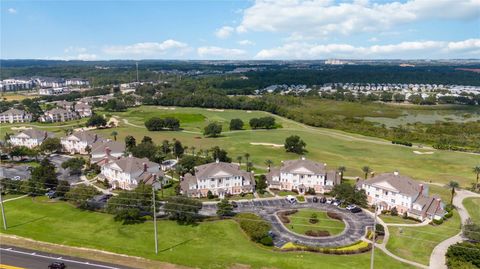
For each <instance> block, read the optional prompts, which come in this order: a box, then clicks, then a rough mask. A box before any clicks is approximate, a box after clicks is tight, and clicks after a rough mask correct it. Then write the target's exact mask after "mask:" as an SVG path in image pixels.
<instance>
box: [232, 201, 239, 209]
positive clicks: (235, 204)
mask: <svg viewBox="0 0 480 269" xmlns="http://www.w3.org/2000/svg"><path fill="white" fill-rule="evenodd" d="M230 204H232V206H233V208H237V207H238V204H237V202H235V201H231V202H230Z"/></svg>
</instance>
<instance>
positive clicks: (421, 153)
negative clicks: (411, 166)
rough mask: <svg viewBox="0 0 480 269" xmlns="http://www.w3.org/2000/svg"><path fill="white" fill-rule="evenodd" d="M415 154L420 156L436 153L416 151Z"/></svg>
mask: <svg viewBox="0 0 480 269" xmlns="http://www.w3.org/2000/svg"><path fill="white" fill-rule="evenodd" d="M413 153H415V154H418V155H432V154H433V153H435V152H433V151H423V152H422V151H418V150H414V151H413Z"/></svg>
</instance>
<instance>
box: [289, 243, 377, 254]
mask: <svg viewBox="0 0 480 269" xmlns="http://www.w3.org/2000/svg"><path fill="white" fill-rule="evenodd" d="M280 249H281V250H282V251H310V252H320V253H325V254H338V255H345V254H358V253H363V252H367V251H370V249H372V244H370V243H368V242H365V241H357V242H355V243H353V244H351V245H348V246H343V247H335V248H320V247H310V246H303V245H299V244H295V243H292V242H288V243H286V244H285V245H283V246H282V247H281V248H280Z"/></svg>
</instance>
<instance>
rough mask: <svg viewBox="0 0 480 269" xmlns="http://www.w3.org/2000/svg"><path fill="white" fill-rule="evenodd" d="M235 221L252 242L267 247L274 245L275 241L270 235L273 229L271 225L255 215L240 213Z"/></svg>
mask: <svg viewBox="0 0 480 269" xmlns="http://www.w3.org/2000/svg"><path fill="white" fill-rule="evenodd" d="M235 219H236V220H237V221H238V223H240V227H241V228H242V230H243V231H244V232H245V233H246V234H247V235H248V236H249V237H250V239H251V240H252V241H255V242H257V243H260V244H263V245H265V246H271V245H273V240H272V238H271V237H270V236H269V235H268V232H269V231H270V229H271V225H270V223H268V222H266V221H264V220H263V219H262V218H261V217H259V216H257V215H255V214H253V213H240V214H237V216H236V217H235Z"/></svg>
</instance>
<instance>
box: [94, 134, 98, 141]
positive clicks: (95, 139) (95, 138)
mask: <svg viewBox="0 0 480 269" xmlns="http://www.w3.org/2000/svg"><path fill="white" fill-rule="evenodd" d="M97 139H98V135H97V134H95V136H94V137H93V143H95V142H97Z"/></svg>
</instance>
